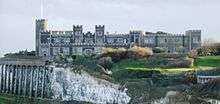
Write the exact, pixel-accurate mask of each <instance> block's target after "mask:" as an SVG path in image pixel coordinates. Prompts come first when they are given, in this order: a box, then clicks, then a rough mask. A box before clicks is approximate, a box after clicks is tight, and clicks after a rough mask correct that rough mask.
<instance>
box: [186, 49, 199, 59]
mask: <svg viewBox="0 0 220 104" xmlns="http://www.w3.org/2000/svg"><path fill="white" fill-rule="evenodd" d="M188 56H189V57H190V58H196V57H197V56H198V52H197V50H191V51H190V52H189V53H188Z"/></svg>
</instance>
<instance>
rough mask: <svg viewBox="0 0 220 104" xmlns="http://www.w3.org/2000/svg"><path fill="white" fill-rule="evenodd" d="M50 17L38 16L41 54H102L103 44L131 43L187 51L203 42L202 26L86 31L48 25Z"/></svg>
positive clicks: (119, 46)
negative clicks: (174, 31)
mask: <svg viewBox="0 0 220 104" xmlns="http://www.w3.org/2000/svg"><path fill="white" fill-rule="evenodd" d="M47 25H48V23H47V19H39V20H36V29H35V31H36V52H37V55H38V56H45V57H54V56H57V55H59V54H64V55H70V54H71V55H73V54H74V55H82V54H87V55H89V54H99V53H101V52H102V49H103V48H106V47H111V48H129V47H131V46H134V45H136V46H141V47H149V48H153V47H161V48H164V49H165V50H166V52H169V53H176V52H178V53H186V52H189V51H190V50H192V49H196V48H198V47H200V46H201V30H188V31H186V32H185V34H171V33H166V32H161V31H158V32H156V33H153V32H144V31H142V30H130V31H129V32H128V33H124V34H117V33H109V32H108V33H105V26H104V25H95V32H94V33H92V32H83V26H82V25H73V29H72V30H69V31H54V30H49V29H48V28H47Z"/></svg>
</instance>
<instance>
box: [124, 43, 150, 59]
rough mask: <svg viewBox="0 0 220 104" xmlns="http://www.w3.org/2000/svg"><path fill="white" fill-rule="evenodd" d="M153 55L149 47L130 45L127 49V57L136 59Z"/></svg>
mask: <svg viewBox="0 0 220 104" xmlns="http://www.w3.org/2000/svg"><path fill="white" fill-rule="evenodd" d="M151 55H153V52H152V50H151V49H149V48H142V47H136V46H135V47H132V48H130V49H128V51H127V57H128V58H133V59H138V58H144V57H148V56H151Z"/></svg>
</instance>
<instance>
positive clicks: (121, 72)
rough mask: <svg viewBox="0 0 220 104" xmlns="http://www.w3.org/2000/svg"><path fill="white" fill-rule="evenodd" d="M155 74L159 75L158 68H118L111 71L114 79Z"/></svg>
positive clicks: (150, 76)
mask: <svg viewBox="0 0 220 104" xmlns="http://www.w3.org/2000/svg"><path fill="white" fill-rule="evenodd" d="M155 76H161V73H160V71H158V70H133V69H124V70H119V71H117V72H115V73H113V77H114V78H115V79H116V80H121V79H136V78H152V77H155Z"/></svg>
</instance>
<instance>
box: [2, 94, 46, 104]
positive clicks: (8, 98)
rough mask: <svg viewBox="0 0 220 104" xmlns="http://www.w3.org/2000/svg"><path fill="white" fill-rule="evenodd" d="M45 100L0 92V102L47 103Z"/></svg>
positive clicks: (21, 103)
mask: <svg viewBox="0 0 220 104" xmlns="http://www.w3.org/2000/svg"><path fill="white" fill-rule="evenodd" d="M48 103H49V102H48V101H47V100H40V99H33V98H26V97H19V96H15V95H9V94H0V104H48Z"/></svg>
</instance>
